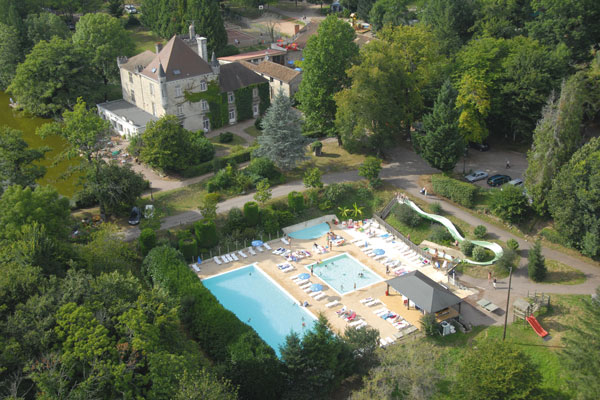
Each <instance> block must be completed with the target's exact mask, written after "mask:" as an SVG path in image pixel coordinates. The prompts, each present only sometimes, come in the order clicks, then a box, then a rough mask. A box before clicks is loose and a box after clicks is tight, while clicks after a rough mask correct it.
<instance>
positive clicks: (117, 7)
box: [106, 0, 125, 18]
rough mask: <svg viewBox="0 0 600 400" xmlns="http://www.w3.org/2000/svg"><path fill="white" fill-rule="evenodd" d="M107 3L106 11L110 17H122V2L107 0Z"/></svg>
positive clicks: (123, 8)
mask: <svg viewBox="0 0 600 400" xmlns="http://www.w3.org/2000/svg"><path fill="white" fill-rule="evenodd" d="M107 3H108V4H106V10H107V11H108V13H109V14H110V15H111V16H113V17H115V18H120V17H121V16H122V15H123V12H124V11H125V7H124V5H123V0H108V2H107Z"/></svg>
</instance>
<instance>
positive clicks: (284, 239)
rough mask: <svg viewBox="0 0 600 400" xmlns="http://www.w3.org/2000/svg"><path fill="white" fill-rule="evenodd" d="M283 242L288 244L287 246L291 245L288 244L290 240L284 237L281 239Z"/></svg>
mask: <svg viewBox="0 0 600 400" xmlns="http://www.w3.org/2000/svg"><path fill="white" fill-rule="evenodd" d="M281 241H282V242H283V243H285V244H287V245H289V244H290V242H288V240H287V239H286V238H283V237H282V238H281Z"/></svg>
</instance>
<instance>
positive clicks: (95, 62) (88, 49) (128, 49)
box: [73, 13, 134, 101]
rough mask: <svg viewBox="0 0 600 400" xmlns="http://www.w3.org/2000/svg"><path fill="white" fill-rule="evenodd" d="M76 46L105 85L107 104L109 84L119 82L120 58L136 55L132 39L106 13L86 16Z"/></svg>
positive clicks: (115, 20)
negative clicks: (118, 60)
mask: <svg viewBox="0 0 600 400" xmlns="http://www.w3.org/2000/svg"><path fill="white" fill-rule="evenodd" d="M73 43H74V44H75V46H76V47H79V48H80V49H81V51H82V52H83V53H84V54H85V55H86V58H87V59H88V62H89V64H90V67H91V68H92V69H94V71H95V73H96V74H97V75H98V76H100V77H101V79H102V82H103V83H104V101H107V100H108V84H109V83H115V82H119V68H118V66H117V63H116V62H115V60H116V59H117V57H118V56H129V55H131V53H133V49H134V44H133V40H132V39H131V35H130V34H129V33H128V32H127V31H126V30H125V28H123V24H121V22H120V21H119V20H118V19H116V18H114V17H111V16H110V15H108V14H104V13H95V14H85V15H84V16H82V17H81V18H80V19H79V22H77V26H76V30H75V34H73Z"/></svg>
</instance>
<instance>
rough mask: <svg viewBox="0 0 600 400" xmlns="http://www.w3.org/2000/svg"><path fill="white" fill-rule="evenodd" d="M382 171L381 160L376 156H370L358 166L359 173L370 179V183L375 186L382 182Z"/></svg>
mask: <svg viewBox="0 0 600 400" xmlns="http://www.w3.org/2000/svg"><path fill="white" fill-rule="evenodd" d="M380 172H381V160H380V159H379V158H376V157H372V156H369V157H367V158H366V159H365V161H364V162H363V163H362V164H361V165H360V166H359V167H358V175H360V176H362V177H363V178H365V179H367V180H368V181H369V185H370V186H371V187H372V188H374V187H377V186H379V185H380V184H381V178H379V173H380Z"/></svg>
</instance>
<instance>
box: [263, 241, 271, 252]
mask: <svg viewBox="0 0 600 400" xmlns="http://www.w3.org/2000/svg"><path fill="white" fill-rule="evenodd" d="M263 246H265V249H267V250H273V249H271V246H269V244H268V243H267V242H265V243H263Z"/></svg>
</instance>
